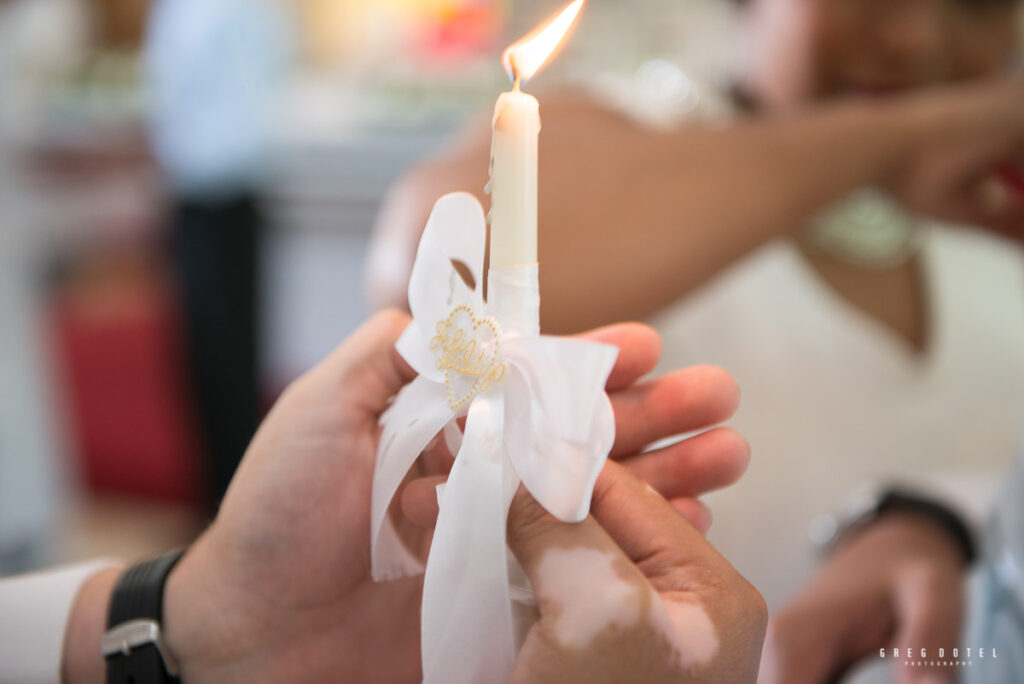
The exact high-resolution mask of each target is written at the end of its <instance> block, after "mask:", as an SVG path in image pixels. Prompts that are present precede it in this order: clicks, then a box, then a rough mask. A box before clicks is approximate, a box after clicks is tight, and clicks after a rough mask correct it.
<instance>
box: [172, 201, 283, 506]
mask: <svg viewBox="0 0 1024 684" xmlns="http://www.w3.org/2000/svg"><path fill="white" fill-rule="evenodd" d="M262 231H263V216H262V213H261V211H260V207H259V203H258V200H257V198H256V196H255V194H252V193H247V194H240V195H236V196H234V197H231V198H227V199H223V200H197V199H192V198H190V199H179V200H177V201H176V202H175V205H174V207H173V232H174V236H173V237H174V259H175V264H176V267H177V271H178V278H179V281H180V286H181V289H182V295H183V301H184V309H185V328H186V331H185V332H186V338H187V351H188V357H189V358H188V361H189V367H190V369H191V375H192V378H191V379H192V387H193V390H194V395H195V403H196V407H197V409H198V418H199V428H200V431H201V436H202V438H203V447H204V452H205V454H204V455H205V463H206V464H207V468H206V472H207V478H208V479H207V483H206V484H207V489H206V491H207V493H208V497H209V503H210V505H211V508H216V506H217V505H218V504H219V502H220V500H221V498H223V496H224V492H225V490H226V489H227V486H228V484H229V483H230V482H231V477H232V475H233V474H234V472H235V468H236V467H237V466H238V463H239V461H240V460H241V459H242V455H243V454H244V453H245V449H246V447H247V446H248V444H249V441H250V440H251V439H252V436H253V433H254V432H255V431H256V427H257V426H258V424H259V420H260V382H259V359H260V354H259V330H260V328H259V325H260V316H259V301H260V298H259V282H260V269H259V262H260V235H261V233H262Z"/></svg>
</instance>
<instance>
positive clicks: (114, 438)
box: [52, 256, 201, 501]
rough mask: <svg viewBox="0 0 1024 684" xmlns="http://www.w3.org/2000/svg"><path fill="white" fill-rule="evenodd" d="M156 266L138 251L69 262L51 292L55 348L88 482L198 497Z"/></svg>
mask: <svg viewBox="0 0 1024 684" xmlns="http://www.w3.org/2000/svg"><path fill="white" fill-rule="evenodd" d="M150 261H151V260H150ZM160 272H161V269H159V268H154V267H153V264H152V263H146V260H145V259H139V258H138V256H133V257H129V258H125V257H120V258H115V259H110V258H107V259H104V260H102V261H101V262H100V263H92V264H88V265H87V266H86V267H84V268H79V269H76V272H75V273H74V274H73V275H72V276H71V277H69V278H65V279H64V282H62V283H61V284H60V285H59V286H58V289H57V291H56V293H55V297H54V299H53V303H52V321H53V326H52V331H53V338H54V339H53V341H54V343H55V344H54V348H55V350H56V353H57V355H58V359H59V367H60V369H61V378H60V380H61V385H62V389H63V390H64V399H65V411H66V413H67V414H68V418H69V421H70V423H71V437H72V438H73V441H74V446H75V447H76V452H77V455H78V458H79V467H80V470H81V473H82V475H83V476H84V478H85V480H86V482H87V483H88V485H89V487H90V488H91V489H93V490H94V491H100V492H116V493H122V494H133V495H140V496H146V497H153V498H160V499H166V500H178V501H198V500H200V495H201V485H200V472H199V464H198V457H197V456H198V447H197V445H198V437H197V430H196V427H195V424H194V421H193V419H192V416H191V414H190V411H189V409H188V406H189V404H188V401H187V392H186V389H187V384H186V382H185V379H184V377H185V373H184V371H185V366H184V363H183V359H182V351H181V342H180V340H181V334H180V332H181V331H180V323H179V321H180V316H179V313H178V310H177V306H176V303H175V299H174V297H173V296H172V294H171V290H170V288H169V287H168V286H167V284H166V282H165V278H162V277H161V276H160V275H159V273H160Z"/></svg>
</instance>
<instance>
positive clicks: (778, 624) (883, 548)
mask: <svg viewBox="0 0 1024 684" xmlns="http://www.w3.org/2000/svg"><path fill="white" fill-rule="evenodd" d="M965 572H966V570H965V563H964V558H963V555H962V552H961V550H960V547H959V546H958V545H957V544H956V542H955V541H954V540H953V539H952V537H950V535H949V534H948V533H947V532H945V531H944V530H942V529H941V528H940V527H938V526H937V525H935V524H934V523H932V522H930V521H928V520H926V519H924V518H920V517H916V516H914V515H913V514H888V515H885V516H883V517H882V518H880V519H879V520H877V521H876V522H874V523H872V524H871V525H870V526H869V527H868V528H867V529H865V530H863V531H861V532H857V533H855V536H853V537H852V538H851V539H849V540H848V541H846V542H844V543H842V544H841V545H840V547H839V548H838V549H837V550H836V552H835V553H834V554H833V555H832V556H831V557H830V558H829V559H828V560H827V561H826V562H825V564H824V566H823V567H822V568H821V570H820V572H819V573H818V575H817V576H816V577H815V578H814V580H812V582H811V583H810V585H809V586H808V587H807V588H806V589H804V590H803V592H801V593H800V594H799V595H798V596H797V597H796V598H795V599H794V600H793V601H792V602H791V603H790V604H789V605H788V606H786V607H785V608H783V609H782V610H781V611H780V612H779V613H778V614H777V615H775V616H774V617H773V618H772V621H771V626H770V627H769V630H768V639H767V641H766V642H765V649H764V659H763V662H762V666H761V677H760V679H759V680H758V681H759V682H762V684H819V683H823V682H832V681H835V678H837V677H838V676H840V675H841V674H842V673H843V672H844V671H845V670H846V669H847V668H849V667H851V666H852V665H853V664H855V663H856V662H857V661H858V660H860V659H861V658H864V657H865V656H870V655H872V654H876V653H878V650H879V649H880V648H886V649H888V648H899V650H900V653H906V652H907V650H906V649H913V651H914V652H915V653H918V652H920V649H922V648H923V649H926V651H927V653H929V654H931V655H932V657H934V656H935V655H937V654H938V649H939V648H944V649H945V650H946V652H947V653H949V652H950V651H951V650H952V649H953V648H954V647H955V646H956V645H957V643H958V637H959V634H960V627H961V621H962V618H963V610H964V606H963V601H964V599H963V581H964V577H965ZM931 659H932V658H929V660H931ZM894 660H896V659H894ZM899 660H902V659H899ZM897 662H898V660H897ZM896 676H897V677H898V679H897V681H899V682H903V683H906V684H910V683H912V682H918V681H928V682H946V681H948V682H953V681H954V680H955V678H954V676H953V674H952V672H951V671H950V670H949V669H935V668H929V667H914V668H904V667H900V668H898V670H897V675H896Z"/></svg>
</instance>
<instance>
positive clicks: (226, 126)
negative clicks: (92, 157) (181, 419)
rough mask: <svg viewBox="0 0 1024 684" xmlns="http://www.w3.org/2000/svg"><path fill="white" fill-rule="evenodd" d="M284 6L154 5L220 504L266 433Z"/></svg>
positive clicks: (183, 263)
mask: <svg viewBox="0 0 1024 684" xmlns="http://www.w3.org/2000/svg"><path fill="white" fill-rule="evenodd" d="M289 12H290V10H289V8H288V5H287V3H286V2H283V1H282V0H214V1H210V0H157V2H156V3H155V4H154V6H153V8H152V13H151V16H150V19H149V29H148V35H147V39H146V63H147V72H148V79H149V89H150V97H151V100H150V130H151V138H152V144H153V149H154V151H155V154H156V157H157V159H158V161H159V163H160V165H161V167H162V168H163V171H164V173H165V175H166V179H167V183H168V191H169V195H170V196H169V210H170V214H169V221H170V225H171V229H172V238H173V254H174V261H175V264H176V267H177V272H178V278H179V281H180V286H181V289H182V294H183V298H184V310H185V327H186V335H187V348H188V356H189V363H190V367H191V371H192V373H191V375H192V378H191V379H192V386H193V390H194V396H195V404H196V407H197V409H198V418H199V426H200V431H201V435H202V438H203V448H204V451H205V462H206V463H207V464H208V481H207V489H208V492H207V494H208V497H209V499H210V503H211V505H213V506H216V504H217V502H218V501H219V500H220V498H221V497H222V496H223V494H224V491H225V490H226V488H227V485H228V482H230V480H231V475H232V473H234V470H235V468H236V466H237V465H238V462H239V460H240V459H241V458H242V454H243V453H244V451H245V448H246V445H247V444H248V443H249V440H250V439H251V438H252V435H253V433H254V432H255V430H256V427H257V425H258V424H259V419H260V415H261V402H262V398H261V385H260V344H259V340H260V277H261V269H260V246H261V244H262V239H261V235H262V233H263V231H264V230H265V228H266V205H265V200H264V197H263V189H264V186H265V183H266V182H267V177H268V175H269V171H270V163H271V160H272V158H273V151H274V134H275V123H276V107H275V105H276V102H277V100H278V97H279V95H280V93H281V90H282V88H283V85H284V79H285V76H286V74H287V67H288V63H289V54H290V44H291V24H290V19H291V16H290V14H289Z"/></svg>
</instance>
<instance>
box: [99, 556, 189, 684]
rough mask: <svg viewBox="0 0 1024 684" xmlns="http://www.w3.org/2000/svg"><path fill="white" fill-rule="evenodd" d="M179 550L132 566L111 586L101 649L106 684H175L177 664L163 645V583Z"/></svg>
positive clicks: (178, 558) (173, 564) (176, 560)
mask: <svg viewBox="0 0 1024 684" xmlns="http://www.w3.org/2000/svg"><path fill="white" fill-rule="evenodd" d="M183 555H185V550H184V549H179V550H178V551H174V552H172V553H168V554H166V555H164V556H161V557H159V558H156V559H154V560H150V561H145V562H143V563H137V564H135V565H133V566H132V567H130V568H128V569H127V570H126V571H125V572H124V574H122V575H121V578H120V579H119V580H118V581H117V584H116V585H115V587H114V593H113V596H111V598H110V610H109V613H108V615H107V632H106V634H104V635H103V640H102V642H101V649H102V652H103V658H104V659H105V660H106V661H107V684H130V683H131V684H178V682H179V681H180V680H179V679H178V674H179V670H178V663H177V661H176V660H175V658H174V656H173V655H172V654H171V652H170V650H169V649H168V648H167V645H166V644H165V643H164V638H163V632H162V629H161V620H162V619H163V604H164V584H165V583H166V582H167V577H168V575H170V574H171V570H173V569H174V566H175V565H176V564H177V562H178V561H179V560H181V557H182V556H183Z"/></svg>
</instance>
